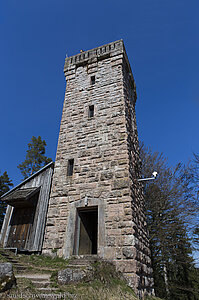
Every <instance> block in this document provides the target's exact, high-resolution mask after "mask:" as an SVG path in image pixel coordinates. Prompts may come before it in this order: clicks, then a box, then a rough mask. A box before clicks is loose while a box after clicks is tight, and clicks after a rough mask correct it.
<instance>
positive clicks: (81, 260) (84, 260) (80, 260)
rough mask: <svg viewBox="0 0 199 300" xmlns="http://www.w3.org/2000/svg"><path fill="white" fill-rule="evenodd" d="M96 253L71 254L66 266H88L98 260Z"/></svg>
mask: <svg viewBox="0 0 199 300" xmlns="http://www.w3.org/2000/svg"><path fill="white" fill-rule="evenodd" d="M98 259H99V258H98V256H97V255H73V256H72V259H71V260H70V261H69V264H68V265H67V268H70V267H77V268H78V267H88V266H90V265H91V264H93V263H95V262H97V261H98Z"/></svg>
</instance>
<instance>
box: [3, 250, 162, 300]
mask: <svg viewBox="0 0 199 300" xmlns="http://www.w3.org/2000/svg"><path fill="white" fill-rule="evenodd" d="M11 256H12V257H13V259H16V260H17V261H18V262H19V263H20V264H22V265H24V266H25V267H26V268H27V270H28V272H31V273H41V272H45V273H49V272H50V273H51V287H52V288H57V290H56V291H55V292H54V291H53V293H56V294H59V293H63V294H65V295H67V296H66V298H65V299H69V300H70V299H77V300H138V298H137V297H136V295H135V293H134V291H133V290H132V289H131V288H130V287H129V286H128V285H127V283H126V281H125V280H124V278H123V276H122V274H121V273H119V272H116V270H115V267H114V266H113V265H112V264H110V263H107V262H96V263H94V264H92V269H93V273H92V276H90V277H88V278H86V279H85V280H84V281H82V282H79V283H77V284H68V285H60V284H58V281H57V274H58V271H59V270H61V269H64V268H66V267H67V265H68V263H69V261H67V260H65V259H63V258H59V257H55V258H51V257H48V256H44V255H17V256H15V255H14V254H13V253H11ZM0 261H2V262H4V261H6V258H5V257H3V256H2V255H0ZM21 293H22V294H25V295H26V296H25V298H20V294H21ZM9 294H10V295H11V294H13V295H18V298H17V297H16V296H15V297H14V299H16V300H22V299H33V298H31V296H30V294H39V292H38V291H37V290H36V288H35V287H34V286H33V284H32V282H31V280H28V279H26V278H19V279H17V288H13V289H11V290H10V291H8V292H7V293H1V294H0V299H2V300H4V299H9ZM28 294H29V296H28ZM3 297H4V298H3ZM37 299H39V297H38V298H37ZM41 299H43V298H41ZM158 299H159V298H156V297H147V298H145V300H158Z"/></svg>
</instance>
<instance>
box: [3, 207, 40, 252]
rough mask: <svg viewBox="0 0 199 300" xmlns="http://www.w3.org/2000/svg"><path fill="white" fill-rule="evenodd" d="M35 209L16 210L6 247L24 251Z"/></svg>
mask: <svg viewBox="0 0 199 300" xmlns="http://www.w3.org/2000/svg"><path fill="white" fill-rule="evenodd" d="M34 212H35V208H34V207H23V208H21V207H20V208H16V207H15V208H14V211H13V215H12V219H11V224H10V225H11V228H10V233H9V237H8V242H7V245H6V247H8V248H17V249H20V250H23V249H24V248H25V244H26V241H27V240H28V237H29V233H30V230H31V227H32V224H33V219H34Z"/></svg>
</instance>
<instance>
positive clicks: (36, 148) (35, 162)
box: [18, 136, 52, 179]
mask: <svg viewBox="0 0 199 300" xmlns="http://www.w3.org/2000/svg"><path fill="white" fill-rule="evenodd" d="M45 147H46V142H45V140H43V141H42V139H41V137H40V136H38V138H36V137H35V136H33V137H32V139H31V142H30V143H28V150H27V153H26V159H25V161H24V162H23V163H22V164H19V165H18V168H19V169H20V171H21V173H22V175H23V177H24V179H25V178H27V177H29V176H31V175H32V174H33V173H35V172H37V171H38V170H39V169H40V168H41V167H43V166H45V165H47V164H48V163H49V162H51V161H52V159H51V158H48V157H46V156H45V151H46V150H45Z"/></svg>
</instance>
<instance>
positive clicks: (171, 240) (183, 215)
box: [140, 144, 198, 300]
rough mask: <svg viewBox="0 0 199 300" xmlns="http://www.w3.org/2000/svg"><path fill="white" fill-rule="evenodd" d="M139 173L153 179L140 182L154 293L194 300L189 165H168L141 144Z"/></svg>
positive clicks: (194, 209)
mask: <svg viewBox="0 0 199 300" xmlns="http://www.w3.org/2000/svg"><path fill="white" fill-rule="evenodd" d="M140 154H141V160H142V172H141V173H142V175H143V177H151V176H150V175H151V173H152V172H153V171H157V172H158V177H157V179H156V180H155V181H151V182H148V183H146V184H144V196H145V208H146V216H147V223H148V229H149V238H150V245H151V252H152V267H153V271H154V282H155V291H156V295H157V296H159V297H163V298H165V299H172V300H189V299H198V298H197V297H198V296H197V291H196V289H195V284H194V282H193V280H192V277H193V273H194V272H195V267H194V263H193V258H192V247H191V243H190V237H189V232H191V229H192V228H193V226H194V222H193V220H195V218H194V216H195V214H196V212H197V209H198V207H197V203H196V201H195V190H194V186H193V184H192V182H193V181H192V175H191V174H190V172H189V168H188V167H185V166H184V165H182V164H178V165H177V166H176V167H175V168H174V169H172V168H170V167H168V165H167V160H166V159H165V157H164V156H163V154H160V153H158V152H155V153H153V152H152V151H151V150H150V149H149V148H146V147H144V145H143V144H142V145H141V151H140Z"/></svg>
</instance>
